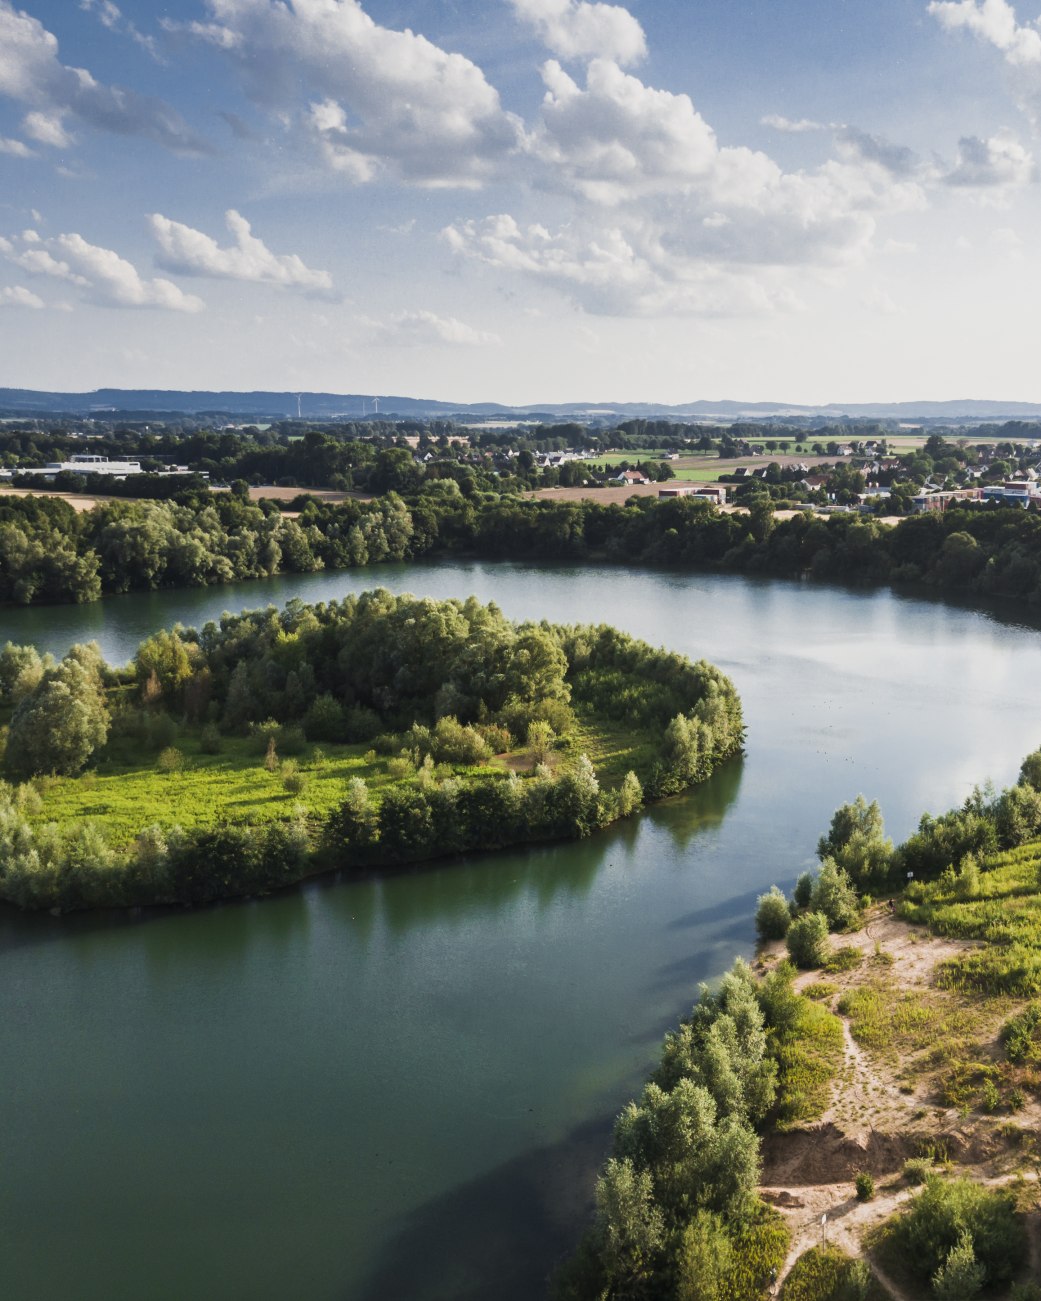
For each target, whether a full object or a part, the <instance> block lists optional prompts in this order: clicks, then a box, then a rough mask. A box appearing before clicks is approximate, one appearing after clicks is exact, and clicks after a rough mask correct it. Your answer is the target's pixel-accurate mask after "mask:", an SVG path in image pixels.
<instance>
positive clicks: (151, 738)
mask: <svg viewBox="0 0 1041 1301" xmlns="http://www.w3.org/2000/svg"><path fill="white" fill-rule="evenodd" d="M147 728H148V744H149V745H150V746H151V747H152V749H153V750H165V749H166V748H167V746H171V745H173V743H174V742H175V741H176V740H177V734H178V732H179V731H180V728H179V727H178V726H177V724H176V723H175V722H174V720H173V719H172V718H171V717H170V715H169V714H154V715H153V716H152V717H150V718H149V719H148V722H147Z"/></svg>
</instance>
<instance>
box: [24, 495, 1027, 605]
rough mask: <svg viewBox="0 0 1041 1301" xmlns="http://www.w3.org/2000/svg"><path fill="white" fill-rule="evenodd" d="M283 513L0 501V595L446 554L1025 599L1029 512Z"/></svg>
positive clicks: (526, 509)
mask: <svg viewBox="0 0 1041 1301" xmlns="http://www.w3.org/2000/svg"><path fill="white" fill-rule="evenodd" d="M293 505H294V506H295V507H297V508H298V510H299V515H298V517H297V518H295V519H294V518H287V517H286V516H285V515H284V514H282V513H281V512H280V511H279V510H278V508H277V507H276V506H275V505H274V503H271V502H265V503H262V504H259V505H256V504H251V503H249V502H248V501H246V500H244V499H243V498H241V497H238V496H235V495H233V494H227V495H219V496H218V495H208V494H207V495H206V496H205V497H203V498H201V499H192V500H188V501H173V502H150V501H135V502H129V501H127V502H108V503H104V504H100V505H98V506H96V507H95V508H94V509H93V510H90V511H87V512H84V513H82V514H79V515H77V513H76V512H75V511H74V510H72V508H71V507H70V506H69V505H68V504H67V503H65V502H63V501H60V500H56V499H53V498H44V497H24V498H23V497H10V498H5V497H3V496H2V495H0V601H5V602H17V603H20V604H30V603H33V602H41V603H42V602H67V601H92V600H96V599H97V598H98V597H99V596H102V595H107V594H109V593H112V592H124V591H148V590H154V589H158V588H174V587H189V586H205V585H207V584H210V583H219V582H229V581H233V580H235V579H243V578H256V577H264V576H267V575H270V574H276V573H283V572H288V573H310V572H314V571H315V570H319V569H323V568H329V569H349V568H354V567H356V566H361V565H366V564H370V563H374V562H378V561H384V560H413V559H420V558H425V557H430V558H434V557H441V556H453V555H468V556H480V557H486V558H490V559H499V558H503V559H512V560H552V561H564V562H568V563H582V562H594V561H595V562H605V561H606V562H609V563H614V564H620V565H655V566H665V567H671V568H677V569H692V570H712V571H717V572H724V573H746V574H762V575H769V576H776V577H789V578H795V577H804V576H809V577H811V578H817V579H822V580H831V581H835V582H843V583H864V584H878V583H894V584H900V583H922V584H926V585H928V586H931V587H934V588H936V589H938V590H940V591H943V592H950V593H959V594H964V595H984V596H999V597H1012V598H1015V599H1018V600H1022V601H1028V602H1032V603H1036V602H1039V601H1041V517H1039V516H1038V515H1036V514H1033V513H1028V512H1025V511H1021V510H1018V509H1015V508H1009V507H1005V506H1000V505H989V504H988V505H981V506H971V507H966V508H960V509H951V510H948V511H946V512H943V513H934V512H929V513H927V514H924V515H917V516H913V517H911V518H909V519H906V520H903V521H902V522H901V523H900V524H898V525H896V526H888V525H885V524H882V523H880V522H879V521H877V520H875V519H872V518H864V517H859V516H851V515H837V516H833V517H831V518H829V519H823V518H821V517H819V516H815V515H812V514H810V513H808V512H804V513H801V514H799V515H796V516H794V517H793V518H790V519H785V520H778V519H776V518H775V516H774V513H773V510H772V507H771V505H770V503H769V502H760V503H758V504H757V505H756V506H755V507H753V509H752V510H751V511H750V512H748V513H743V512H741V513H732V514H726V513H723V512H720V511H718V510H717V509H716V508H715V507H713V506H712V505H710V504H709V503H707V502H704V501H698V500H694V499H691V498H676V499H672V500H661V501H659V500H654V499H650V498H639V499H634V500H632V501H631V502H629V503H627V504H625V505H619V504H610V505H604V504H601V503H599V502H595V501H576V502H556V501H530V500H525V499H521V498H511V497H499V496H497V495H496V494H487V493H478V494H476V495H475V496H473V497H466V496H465V495H464V494H463V493H462V491H461V490H460V488H459V485H458V484H457V483H455V482H454V481H453V480H451V479H439V480H433V481H431V482H430V483H428V484H427V485H425V487H424V490H423V491H422V492H421V493H419V494H418V495H417V496H416V497H415V498H414V499H413V500H412V501H411V502H410V503H406V502H405V501H404V500H403V499H402V498H400V497H399V496H397V495H396V494H394V493H389V494H387V495H385V496H383V497H380V498H378V499H376V500H373V501H358V500H348V501H345V502H343V503H329V502H319V501H316V500H315V499H313V498H308V497H306V496H303V497H301V498H299V499H297V501H295V502H294V503H293Z"/></svg>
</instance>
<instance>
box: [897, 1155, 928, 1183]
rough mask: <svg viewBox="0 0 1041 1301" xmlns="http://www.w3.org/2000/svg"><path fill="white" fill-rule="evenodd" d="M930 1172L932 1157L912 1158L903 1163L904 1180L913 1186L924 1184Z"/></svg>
mask: <svg viewBox="0 0 1041 1301" xmlns="http://www.w3.org/2000/svg"><path fill="white" fill-rule="evenodd" d="M932 1172H933V1161H932V1157H928V1156H912V1157H908V1159H907V1160H906V1161H905V1162H904V1178H905V1179H906V1180H907V1182H908V1183H909V1184H911V1185H913V1186H917V1185H919V1184H924V1183H925V1181H926V1180H927V1179H928V1178H929V1176H930V1175H931V1174H932Z"/></svg>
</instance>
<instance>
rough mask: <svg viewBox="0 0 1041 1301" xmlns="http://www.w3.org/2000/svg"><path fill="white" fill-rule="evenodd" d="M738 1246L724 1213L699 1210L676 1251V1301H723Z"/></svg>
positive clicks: (685, 1230) (681, 1237)
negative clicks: (728, 1233) (723, 1217)
mask: <svg viewBox="0 0 1041 1301" xmlns="http://www.w3.org/2000/svg"><path fill="white" fill-rule="evenodd" d="M733 1266H734V1246H733V1243H732V1242H731V1241H730V1238H729V1236H728V1235H727V1231H726V1226H725V1225H724V1223H723V1220H722V1218H721V1217H720V1216H718V1215H715V1214H714V1213H713V1212H712V1211H697V1212H696V1213H695V1215H694V1218H693V1219H692V1220H691V1221H690V1223H689V1224H688V1225H687V1227H686V1228H685V1229H684V1230H683V1232H682V1234H681V1235H680V1242H679V1248H678V1249H677V1252H676V1301H722V1298H723V1296H724V1295H725V1294H724V1292H723V1288H724V1286H725V1283H726V1279H727V1275H728V1274H729V1273H730V1271H731V1269H732V1268H733Z"/></svg>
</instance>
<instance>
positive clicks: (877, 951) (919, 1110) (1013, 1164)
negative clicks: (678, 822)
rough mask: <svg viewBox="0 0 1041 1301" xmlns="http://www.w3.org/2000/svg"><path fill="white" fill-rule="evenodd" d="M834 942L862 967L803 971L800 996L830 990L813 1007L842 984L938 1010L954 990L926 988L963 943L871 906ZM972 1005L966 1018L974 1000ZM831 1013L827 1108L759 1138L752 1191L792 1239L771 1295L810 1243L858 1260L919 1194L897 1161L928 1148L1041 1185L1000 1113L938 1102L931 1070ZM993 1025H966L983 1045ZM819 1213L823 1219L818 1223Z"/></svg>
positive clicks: (888, 1283) (907, 1298)
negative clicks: (862, 1192)
mask: <svg viewBox="0 0 1041 1301" xmlns="http://www.w3.org/2000/svg"><path fill="white" fill-rule="evenodd" d="M838 943H839V945H841V946H843V947H846V946H848V947H852V948H856V949H859V950H860V951H861V954H862V960H861V962H860V964H859V965H857V966H856V967H855V968H854V969H853V970H852V971H849V972H844V973H837V974H829V973H823V972H817V971H814V972H806V973H802V974H800V976H799V977H798V978H797V980H796V986H797V988H799V989H800V990H802V991H803V992H805V991H806V990H807V988H810V989H812V987H813V986H815V985H828V986H830V987H831V988H830V990H829V991H827V992H826V991H824V990H822V991H821V996H822V1002H824V1003H825V1004H826V1005H827V1006H830V1007H831V1008H832V1010H835V1011H837V1008H838V1006H839V1003H840V999H841V995H842V993H843V991H844V990H847V989H852V988H855V987H857V986H863V987H872V988H875V989H877V988H879V987H880V986H881V987H882V988H883V990H892V993H893V1001H894V1005H895V1003H896V1002H897V1000H898V999H900V998H904V997H906V996H907V995H908V994H909V993H911V994H913V995H916V996H918V997H920V998H921V1000H922V1002H923V1004H924V1006H926V1007H927V1008H928V1009H929V1010H930V1012H932V1011H933V1010H934V1009H938V1014H939V1013H940V1012H943V1011H944V1010H945V1009H946V1006H947V1005H946V1003H944V1001H943V1000H948V999H949V998H951V997H953V996H951V995H948V994H947V993H946V992H944V991H939V990H937V989H936V986H935V973H936V968H937V966H938V964H939V963H941V962H943V961H944V960H945V959H947V958H949V957H951V956H953V955H954V954H956V953H960V952H964V950H965V949H966V948H967V947H972V946H969V945H966V944H964V943H962V942H959V941H952V940H946V939H941V938H937V937H934V936H930V935H928V934H926V933H925V932H924V931H922V930H921V929H919V928H917V927H913V926H910V925H909V924H908V923H906V922H903V921H901V920H900V919H899V918H897V917H895V916H894V915H893V914H892V913H890V912H888V911H887V910H885V909H881V908H880V909H878V910H876V911H875V912H874V913H873V914H872V915H871V916H870V917H869V919H868V921H867V923H866V924H865V926H864V927H863V928H862V929H861V930H859V931H857V932H855V933H853V934H850V935H844V936H842V937H841V939H840V940H839V941H838ZM760 956H761V958H762V960H763V965H764V966H770V965H772V963H773V962H774V961H776V960H778V959H779V958H780V956H782V950H781V948H780V946H770V948H769V949H768V950H767V951H765V952H764V953H762V954H761V955H760ZM970 1010H971V1011H972V1014H973V1015H975V1007H974V1008H973V1009H970ZM990 1011H991V1012H992V1011H993V1009H990ZM981 1012H982V1009H981ZM839 1015H840V1018H841V1020H842V1028H843V1065H842V1069H841V1071H840V1072H839V1074H838V1076H837V1078H836V1080H835V1084H834V1088H833V1094H832V1099H831V1103H830V1105H829V1107H828V1108H827V1110H826V1111H825V1113H824V1115H823V1116H822V1117H821V1119H820V1120H819V1121H818V1122H817V1123H816V1124H814V1125H811V1126H806V1127H804V1128H803V1129H800V1130H794V1131H792V1132H790V1133H787V1134H772V1135H768V1136H767V1137H766V1139H765V1140H764V1144H763V1186H762V1188H761V1192H762V1195H763V1197H764V1199H765V1200H766V1201H768V1202H770V1203H771V1204H772V1205H773V1206H774V1207H775V1208H776V1209H777V1210H778V1211H779V1212H780V1214H781V1215H783V1216H784V1218H785V1220H786V1222H787V1224H788V1228H789V1231H790V1232H791V1235H792V1242H791V1248H790V1250H789V1253H788V1256H787V1258H786V1260H785V1262H784V1266H783V1268H782V1269H781V1271H780V1274H779V1277H778V1280H777V1284H776V1286H775V1292H774V1295H779V1294H780V1290H781V1285H782V1284H783V1282H784V1279H785V1278H786V1277H787V1276H788V1274H789V1273H790V1271H791V1268H792V1266H793V1265H794V1264H795V1262H796V1260H798V1258H799V1256H801V1255H802V1254H803V1252H805V1251H807V1250H809V1249H810V1248H811V1247H816V1246H821V1245H823V1244H824V1243H829V1244H831V1245H834V1246H837V1247H840V1248H842V1249H843V1250H844V1251H846V1252H848V1253H849V1254H850V1255H852V1256H860V1255H862V1254H863V1241H864V1237H865V1235H866V1234H867V1233H868V1232H869V1231H870V1230H871V1229H872V1228H874V1227H875V1226H877V1225H878V1224H880V1223H881V1222H882V1221H883V1220H886V1219H888V1218H889V1217H890V1216H892V1215H893V1214H894V1212H896V1211H897V1210H899V1208H900V1207H901V1206H902V1205H903V1204H905V1203H906V1202H907V1201H908V1200H909V1199H910V1198H911V1197H913V1196H914V1195H915V1194H916V1193H917V1192H918V1189H917V1188H913V1187H910V1186H909V1185H908V1184H907V1183H906V1181H905V1180H904V1178H903V1175H902V1171H903V1164H904V1161H905V1160H906V1159H907V1158H908V1157H911V1156H917V1155H918V1154H919V1153H920V1152H921V1151H922V1150H923V1145H924V1144H926V1143H930V1142H934V1141H937V1140H939V1141H941V1142H942V1143H943V1144H944V1145H945V1146H946V1148H947V1150H948V1151H949V1152H950V1155H951V1157H952V1159H953V1160H954V1161H955V1163H956V1164H955V1167H954V1172H955V1173H965V1174H969V1175H971V1177H972V1178H974V1179H975V1180H977V1181H978V1182H980V1183H982V1184H985V1185H987V1186H990V1187H997V1186H1000V1185H1002V1184H1006V1183H1009V1182H1010V1181H1012V1180H1013V1179H1018V1178H1021V1177H1023V1176H1024V1174H1025V1173H1026V1172H1027V1171H1029V1173H1026V1177H1027V1178H1028V1179H1029V1181H1030V1183H1031V1184H1032V1185H1033V1186H1034V1187H1039V1186H1041V1184H1039V1179H1041V1167H1038V1166H1037V1163H1036V1162H1034V1161H1033V1160H1031V1159H1030V1157H1029V1154H1028V1151H1027V1150H1025V1149H1023V1148H1021V1147H1016V1145H1015V1142H1014V1138H1013V1137H1012V1136H1011V1135H1010V1133H1009V1132H1008V1129H1009V1127H1008V1126H1007V1125H1005V1124H1004V1121H1007V1117H1004V1118H1003V1117H1000V1116H996V1115H995V1116H986V1115H982V1114H980V1115H973V1116H966V1115H965V1114H964V1113H959V1112H958V1111H957V1110H956V1109H953V1108H950V1107H942V1106H937V1105H936V1097H935V1096H934V1095H935V1088H936V1084H937V1080H936V1079H935V1078H933V1076H931V1075H930V1074H928V1073H923V1074H920V1075H919V1074H916V1073H915V1072H913V1071H912V1072H910V1074H909V1072H908V1071H907V1069H906V1068H907V1062H908V1058H907V1057H906V1056H901V1053H900V1051H899V1050H898V1048H897V1047H894V1046H892V1045H891V1046H890V1047H888V1048H887V1049H885V1050H880V1051H874V1050H869V1049H866V1048H865V1047H864V1046H863V1045H862V1044H860V1043H858V1042H857V1040H856V1039H855V1038H854V1037H853V1034H852V1032H851V1028H850V1022H849V1020H848V1019H847V1018H846V1017H845V1016H842V1015H841V1014H839ZM992 1020H993V1018H992V1017H988V1015H983V1016H982V1019H981V1020H980V1022H979V1023H978V1024H977V1025H976V1026H975V1027H974V1035H975V1034H978V1035H979V1037H980V1040H981V1045H980V1050H981V1051H986V1049H987V1046H988V1041H990V1042H991V1044H992V1043H993V1041H994V1039H995V1036H996V1030H997V1025H996V1023H995V1024H993V1025H992V1024H991V1021H992ZM938 1023H939V1022H938ZM897 1043H899V1041H897ZM940 1069H941V1070H942V1069H943V1068H942V1067H941V1068H940ZM1035 1110H1037V1111H1038V1115H1035V1114H1034V1113H1035ZM1015 1119H1016V1125H1018V1126H1019V1127H1020V1128H1021V1129H1024V1130H1027V1131H1032V1130H1034V1129H1036V1128H1037V1127H1038V1122H1039V1120H1041V1108H1038V1104H1037V1103H1036V1102H1031V1104H1029V1105H1028V1106H1027V1108H1025V1109H1024V1111H1022V1112H1021V1113H1019V1115H1017V1116H1016V1118H1015ZM1003 1131H1004V1132H1003ZM861 1170H863V1171H866V1172H869V1173H871V1174H872V1175H873V1177H874V1179H875V1187H876V1192H875V1196H874V1197H873V1198H872V1199H871V1201H868V1202H860V1201H858V1200H857V1199H856V1196H855V1194H854V1189H853V1181H854V1179H855V1177H856V1174H857V1173H858V1172H859V1171H861ZM822 1217H826V1218H825V1219H824V1220H823V1222H822ZM1027 1231H1028V1235H1029V1245H1030V1268H1031V1273H1032V1276H1033V1277H1037V1275H1038V1272H1039V1269H1041V1216H1039V1215H1038V1213H1037V1211H1036V1210H1035V1211H1033V1212H1032V1213H1031V1214H1030V1215H1028V1217H1027ZM871 1265H872V1268H873V1270H874V1272H875V1275H876V1277H877V1278H878V1281H879V1283H880V1284H881V1285H882V1286H883V1287H884V1288H886V1289H887V1291H888V1292H889V1293H890V1295H891V1296H892V1298H893V1301H919V1299H918V1298H916V1297H914V1296H912V1295H910V1294H909V1293H907V1292H906V1291H905V1290H904V1289H903V1288H902V1287H901V1286H899V1285H898V1284H897V1283H896V1282H895V1281H894V1280H893V1279H892V1278H891V1277H889V1276H888V1275H887V1274H886V1273H885V1272H884V1270H880V1269H879V1268H878V1266H877V1264H876V1263H875V1262H874V1261H873V1260H872V1261H871Z"/></svg>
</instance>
